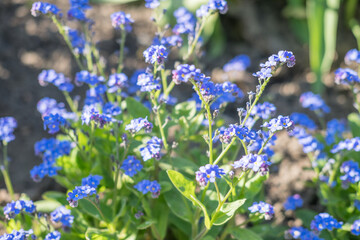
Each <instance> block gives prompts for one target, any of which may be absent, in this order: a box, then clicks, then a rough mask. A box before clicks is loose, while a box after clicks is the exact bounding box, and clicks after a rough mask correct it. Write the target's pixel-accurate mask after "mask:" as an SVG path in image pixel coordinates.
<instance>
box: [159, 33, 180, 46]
mask: <svg viewBox="0 0 360 240" xmlns="http://www.w3.org/2000/svg"><path fill="white" fill-rule="evenodd" d="M182 44H183V39H182V38H181V36H179V35H171V36H167V37H163V38H162V39H161V40H160V39H159V38H158V37H155V38H154V39H153V42H152V45H163V46H165V47H167V48H170V47H179V48H180V47H181V46H182Z"/></svg>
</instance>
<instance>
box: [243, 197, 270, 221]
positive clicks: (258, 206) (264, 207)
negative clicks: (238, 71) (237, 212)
mask: <svg viewBox="0 0 360 240" xmlns="http://www.w3.org/2000/svg"><path fill="white" fill-rule="evenodd" d="M248 209H249V211H250V212H251V213H257V212H258V213H260V214H264V217H265V220H270V219H271V218H272V217H273V215H274V207H273V206H271V205H270V204H269V203H266V202H262V201H260V202H259V203H257V202H254V203H253V205H252V206H251V207H249V208H248Z"/></svg>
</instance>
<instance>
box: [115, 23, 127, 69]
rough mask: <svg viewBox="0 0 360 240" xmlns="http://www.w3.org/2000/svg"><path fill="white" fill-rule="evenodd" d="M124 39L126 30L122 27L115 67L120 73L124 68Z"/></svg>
mask: <svg viewBox="0 0 360 240" xmlns="http://www.w3.org/2000/svg"><path fill="white" fill-rule="evenodd" d="M125 39H126V30H125V29H124V28H122V29H121V40H120V41H121V42H120V53H119V54H120V55H119V65H118V68H117V73H121V72H122V69H123V68H124V47H125Z"/></svg>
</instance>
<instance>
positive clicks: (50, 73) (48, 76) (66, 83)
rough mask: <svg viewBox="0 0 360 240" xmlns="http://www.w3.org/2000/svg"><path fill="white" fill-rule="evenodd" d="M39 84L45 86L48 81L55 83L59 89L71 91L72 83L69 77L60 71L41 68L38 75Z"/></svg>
mask: <svg viewBox="0 0 360 240" xmlns="http://www.w3.org/2000/svg"><path fill="white" fill-rule="evenodd" d="M38 80H39V84H40V85H41V86H46V85H47V84H48V83H51V84H53V85H55V86H56V87H57V88H58V89H59V90H60V91H65V92H71V91H72V90H73V89H74V85H73V84H72V83H71V81H70V79H69V78H67V77H65V76H64V74H62V73H57V72H55V70H53V69H50V70H43V71H42V72H41V73H40V74H39V76H38Z"/></svg>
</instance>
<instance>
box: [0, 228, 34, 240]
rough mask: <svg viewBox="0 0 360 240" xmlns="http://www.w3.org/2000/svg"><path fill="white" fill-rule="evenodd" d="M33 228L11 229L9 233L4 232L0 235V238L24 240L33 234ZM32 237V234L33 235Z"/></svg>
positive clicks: (1, 239)
mask: <svg viewBox="0 0 360 240" xmlns="http://www.w3.org/2000/svg"><path fill="white" fill-rule="evenodd" d="M33 233H34V232H33V230H32V229H29V230H27V231H25V230H23V229H20V230H19V231H17V230H13V231H12V232H11V233H5V234H4V235H2V236H0V240H12V239H14V240H17V239H19V240H26V239H29V237H30V236H31V235H32V234H33ZM33 237H34V236H33Z"/></svg>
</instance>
